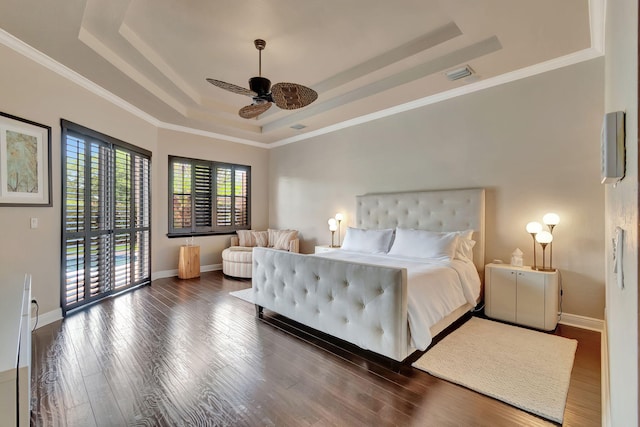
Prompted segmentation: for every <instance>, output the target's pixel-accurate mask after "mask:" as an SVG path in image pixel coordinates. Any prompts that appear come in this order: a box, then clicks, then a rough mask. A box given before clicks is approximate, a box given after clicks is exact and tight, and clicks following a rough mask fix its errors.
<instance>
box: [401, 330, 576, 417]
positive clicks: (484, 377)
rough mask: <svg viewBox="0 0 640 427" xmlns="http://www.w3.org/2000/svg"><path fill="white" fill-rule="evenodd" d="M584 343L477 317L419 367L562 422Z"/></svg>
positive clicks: (447, 337)
mask: <svg viewBox="0 0 640 427" xmlns="http://www.w3.org/2000/svg"><path fill="white" fill-rule="evenodd" d="M577 346H578V342H577V341H576V340H572V339H568V338H563V337H559V336H557V335H551V334H546V333H543V332H537V331H532V330H529V329H524V328H519V327H516V326H510V325H505V324H503V323H498V322H493V321H491V320H485V319H479V318H477V317H472V318H471V319H470V320H469V321H468V322H466V323H465V324H463V325H462V326H461V327H460V328H458V329H457V330H455V331H453V332H452V333H451V334H449V335H448V336H446V337H445V338H443V339H442V341H440V342H439V343H438V344H436V345H435V346H434V347H433V348H432V349H430V350H429V351H427V352H426V353H425V354H424V355H423V356H422V357H421V358H420V359H418V360H417V361H416V362H415V363H414V364H413V366H414V367H416V368H418V369H422V370H423V371H426V372H428V373H430V374H431V375H434V376H436V377H439V378H442V379H445V380H447V381H451V382H453V383H456V384H460V385H463V386H465V387H467V388H470V389H471V390H475V391H477V392H479V393H482V394H485V395H487V396H491V397H493V398H496V399H498V400H502V401H503V402H506V403H508V404H510V405H513V406H515V407H517V408H520V409H523V410H525V411H528V412H531V413H533V414H536V415H539V416H542V417H544V418H548V419H550V420H552V421H556V422H558V423H562V419H563V417H564V407H565V404H566V401H567V391H568V390H569V381H570V379H571V369H572V368H573V359H574V356H575V352H576V348H577Z"/></svg>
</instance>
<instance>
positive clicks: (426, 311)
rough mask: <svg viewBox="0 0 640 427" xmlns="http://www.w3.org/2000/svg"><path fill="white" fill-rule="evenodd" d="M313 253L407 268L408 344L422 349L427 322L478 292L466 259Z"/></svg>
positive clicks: (477, 281)
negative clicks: (446, 259) (409, 342)
mask: <svg viewBox="0 0 640 427" xmlns="http://www.w3.org/2000/svg"><path fill="white" fill-rule="evenodd" d="M314 256H318V257H324V258H333V259H340V260H345V261H351V262H358V263H364V264H376V265H382V266H387V267H397V268H406V269H407V294H408V295H407V303H408V306H407V311H408V319H409V332H410V334H411V344H412V345H413V346H414V347H415V348H416V349H418V350H426V348H427V347H428V346H429V344H431V339H432V337H431V333H430V331H429V329H430V328H431V326H433V325H435V324H436V323H438V322H439V321H440V320H442V319H443V318H444V317H446V316H447V315H449V314H450V313H451V312H453V311H454V310H456V309H457V308H459V307H461V306H463V305H465V304H466V303H469V304H471V305H472V306H473V305H475V304H476V300H477V298H478V296H479V295H480V277H479V276H478V272H477V270H476V267H475V265H474V264H473V263H472V262H470V261H462V260H458V259H454V260H451V261H441V260H424V259H416V258H406V257H394V256H392V255H386V254H385V255H377V254H375V255H374V254H364V253H359V252H351V251H345V250H335V251H330V252H325V253H321V254H315V255H314Z"/></svg>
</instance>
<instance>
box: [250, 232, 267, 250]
mask: <svg viewBox="0 0 640 427" xmlns="http://www.w3.org/2000/svg"><path fill="white" fill-rule="evenodd" d="M251 234H253V241H254V242H255V244H256V246H260V247H266V246H268V245H269V232H268V231H253V232H252V233H251Z"/></svg>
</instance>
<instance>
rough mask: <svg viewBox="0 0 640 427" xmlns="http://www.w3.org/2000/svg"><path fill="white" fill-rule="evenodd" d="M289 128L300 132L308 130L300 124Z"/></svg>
mask: <svg viewBox="0 0 640 427" xmlns="http://www.w3.org/2000/svg"><path fill="white" fill-rule="evenodd" d="M289 127H290V128H291V129H295V130H300V129H304V128H306V126H305V125H303V124H300V123H297V124H295V125H293V126H289Z"/></svg>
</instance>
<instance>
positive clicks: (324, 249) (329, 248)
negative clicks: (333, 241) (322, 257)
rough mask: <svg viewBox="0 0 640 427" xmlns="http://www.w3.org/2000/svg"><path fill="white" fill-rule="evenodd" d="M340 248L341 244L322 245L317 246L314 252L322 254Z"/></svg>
mask: <svg viewBox="0 0 640 427" xmlns="http://www.w3.org/2000/svg"><path fill="white" fill-rule="evenodd" d="M337 249H340V246H329V245H320V246H316V248H315V251H314V252H313V253H314V254H321V253H324V252H331V251H335V250H337Z"/></svg>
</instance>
